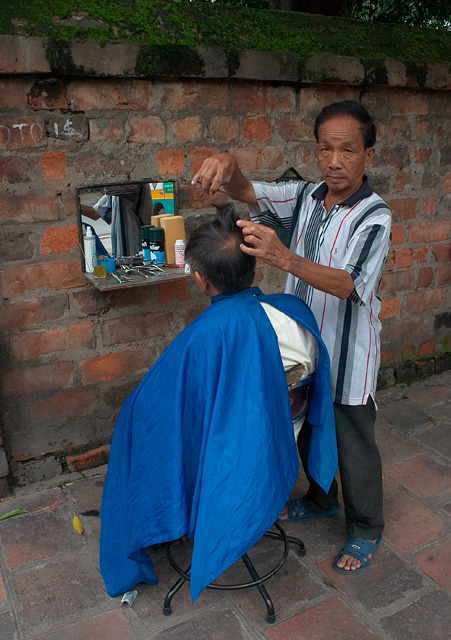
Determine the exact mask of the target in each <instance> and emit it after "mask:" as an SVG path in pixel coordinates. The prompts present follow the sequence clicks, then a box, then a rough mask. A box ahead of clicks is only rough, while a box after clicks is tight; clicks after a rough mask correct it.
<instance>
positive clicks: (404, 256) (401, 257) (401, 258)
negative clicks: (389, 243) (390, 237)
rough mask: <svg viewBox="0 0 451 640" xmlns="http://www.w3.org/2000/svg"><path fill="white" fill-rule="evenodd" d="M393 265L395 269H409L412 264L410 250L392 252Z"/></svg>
mask: <svg viewBox="0 0 451 640" xmlns="http://www.w3.org/2000/svg"><path fill="white" fill-rule="evenodd" d="M393 259H394V263H395V267H396V268H397V269H405V268H406V267H410V265H411V264H412V250H411V249H408V248H405V249H396V251H395V252H394V256H393Z"/></svg>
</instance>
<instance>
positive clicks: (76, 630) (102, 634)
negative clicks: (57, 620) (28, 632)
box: [36, 611, 135, 640]
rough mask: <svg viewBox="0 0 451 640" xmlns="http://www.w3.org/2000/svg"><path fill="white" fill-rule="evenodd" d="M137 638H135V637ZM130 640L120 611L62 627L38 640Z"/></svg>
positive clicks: (37, 639)
mask: <svg viewBox="0 0 451 640" xmlns="http://www.w3.org/2000/svg"><path fill="white" fill-rule="evenodd" d="M133 637H135V636H133ZM62 638H64V640H80V638H90V639H91V640H130V638H131V636H130V632H129V630H128V625H127V623H126V622H125V620H124V618H123V614H122V612H120V611H109V612H108V613H102V614H100V615H97V616H95V617H94V618H90V619H89V620H82V621H80V622H75V623H74V624H71V625H69V626H67V627H62V628H61V629H59V631H56V632H53V633H52V632H47V633H46V634H45V635H44V636H41V637H39V638H36V640H61V639H62Z"/></svg>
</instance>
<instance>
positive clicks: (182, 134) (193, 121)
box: [171, 116, 201, 142]
mask: <svg viewBox="0 0 451 640" xmlns="http://www.w3.org/2000/svg"><path fill="white" fill-rule="evenodd" d="M171 131H172V134H173V135H174V136H175V137H176V138H177V140H179V141H180V142H188V141H189V142H190V141H192V140H196V139H197V138H199V137H200V135H201V121H200V118H198V117H197V116H188V117H187V118H183V119H182V120H174V121H173V122H171Z"/></svg>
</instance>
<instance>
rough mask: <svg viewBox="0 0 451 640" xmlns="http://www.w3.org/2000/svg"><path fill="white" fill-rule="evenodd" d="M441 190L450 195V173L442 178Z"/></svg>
mask: <svg viewBox="0 0 451 640" xmlns="http://www.w3.org/2000/svg"><path fill="white" fill-rule="evenodd" d="M443 190H444V191H447V192H448V193H451V173H448V175H446V176H445V177H444V178H443Z"/></svg>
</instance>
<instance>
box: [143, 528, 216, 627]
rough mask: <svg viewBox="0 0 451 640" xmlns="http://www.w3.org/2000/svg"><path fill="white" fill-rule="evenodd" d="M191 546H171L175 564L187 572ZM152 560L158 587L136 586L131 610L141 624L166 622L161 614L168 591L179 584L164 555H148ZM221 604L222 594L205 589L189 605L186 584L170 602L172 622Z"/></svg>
mask: <svg viewBox="0 0 451 640" xmlns="http://www.w3.org/2000/svg"><path fill="white" fill-rule="evenodd" d="M191 548H192V543H191V541H189V540H186V541H178V542H176V543H174V544H173V545H172V554H173V558H174V560H175V562H176V563H177V564H178V565H179V566H180V567H181V568H182V569H186V568H187V567H188V566H189V565H190V563H191ZM149 555H150V557H151V558H152V560H153V563H154V566H153V569H154V572H155V575H156V576H157V577H158V584H155V585H149V584H139V585H137V587H136V590H137V591H138V595H137V597H136V600H135V604H134V606H133V611H134V613H135V614H136V615H137V616H138V618H140V619H141V620H142V621H143V622H144V623H147V622H148V621H149V620H151V621H160V622H163V621H164V620H165V616H164V614H163V603H164V599H165V597H166V595H167V593H168V591H169V589H170V588H171V587H172V586H173V585H174V584H175V582H176V581H177V580H178V578H179V575H178V573H176V571H175V570H174V569H173V568H172V567H171V565H170V564H169V560H168V559H167V558H166V553H165V552H163V551H162V550H161V548H160V549H159V550H157V552H155V551H151V552H150V553H149ZM221 601H222V602H224V592H221V591H216V590H213V589H204V590H203V591H202V593H201V594H200V596H199V597H198V598H197V600H196V602H194V603H193V602H192V600H191V595H190V585H189V582H186V583H185V584H184V585H183V586H182V588H181V589H180V590H179V591H178V592H177V593H176V595H175V596H174V598H173V600H172V614H171V615H172V618H174V619H178V618H179V617H180V616H184V615H186V614H192V613H195V612H196V613H197V612H198V611H201V610H202V609H205V608H206V607H208V606H213V605H216V604H217V603H220V602H221Z"/></svg>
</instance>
